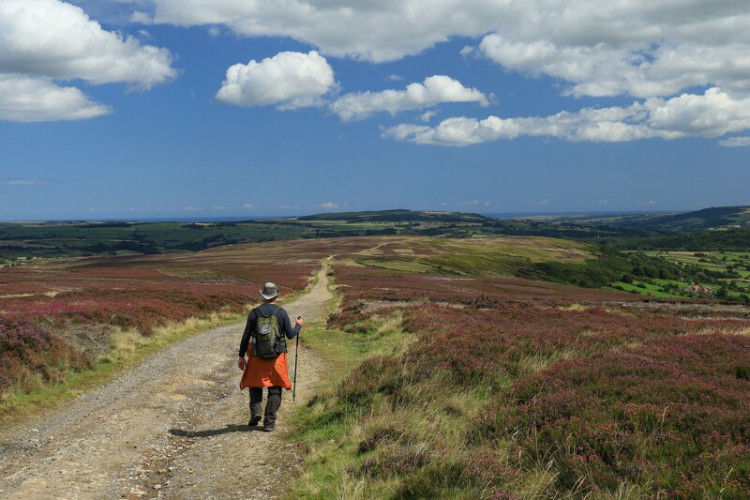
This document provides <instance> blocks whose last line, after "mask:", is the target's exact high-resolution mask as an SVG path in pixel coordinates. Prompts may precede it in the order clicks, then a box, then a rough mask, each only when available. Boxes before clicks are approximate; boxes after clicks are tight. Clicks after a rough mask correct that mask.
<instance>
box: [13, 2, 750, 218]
mask: <svg viewBox="0 0 750 500" xmlns="http://www.w3.org/2000/svg"><path fill="white" fill-rule="evenodd" d="M426 6H428V7H426ZM748 25H750V4H747V2H745V1H738V0H718V1H717V0H714V1H708V0H680V1H679V2H678V1H676V0H674V1H671V0H670V1H667V0H664V1H662V2H653V1H648V2H647V1H645V0H629V1H623V2H617V3H614V2H613V3H612V5H611V6H607V7H602V5H601V3H600V2H594V1H591V0H572V1H567V2H562V1H555V0H528V1H525V2H521V1H519V0H510V1H508V2H496V1H487V0H463V1H454V0H432V1H430V2H425V1H423V0H422V1H418V0H402V1H398V2H396V1H393V2H390V1H385V0H384V1H378V2H364V1H363V2H356V3H351V5H349V4H348V3H347V2H340V1H338V0H317V1H312V0H290V1H289V2H283V3H282V2H272V1H270V0H255V1H253V2H245V1H240V0H237V1H230V0H224V1H221V2H217V1H210V0H190V1H183V0H179V1H178V0H153V1H152V0H116V1H115V0H110V1H107V0H97V1H93V0H78V1H72V0H71V1H70V2H68V3H66V2H62V1H58V0H31V1H29V0H0V151H2V153H1V156H0V219H2V220H28V219H68V218H74V219H80V218H85V219H107V218H124V219H138V218H151V217H196V218H201V217H222V216H239V217H248V218H252V217H259V216H268V215H295V214H304V213H315V212H322V211H342V210H371V209H387V208H396V207H398V208H411V209H435V210H461V211H472V212H483V213H488V212H576V211H632V210H694V209H699V208H704V207H707V206H721V205H750V195H749V194H748V189H747V186H750V164H749V163H750V162H749V161H748V160H750V147H748V146H750V30H747V29H746V28H747V26H748Z"/></svg>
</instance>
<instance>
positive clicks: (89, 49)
mask: <svg viewBox="0 0 750 500" xmlns="http://www.w3.org/2000/svg"><path fill="white" fill-rule="evenodd" d="M171 63H172V56H171V54H170V52H169V51H168V50H167V49H163V48H158V47H153V46H149V45H143V44H141V42H140V41H138V39H136V38H133V37H123V36H122V35H120V34H119V33H115V32H111V31H106V30H104V29H102V27H101V25H100V24H99V23H97V22H96V21H93V20H91V19H90V18H89V17H88V16H87V15H86V13H85V12H84V11H83V10H82V9H81V8H79V7H76V6H74V5H71V4H68V3H65V2H61V1H59V0H32V1H29V0H3V1H2V2H0V72H3V73H21V74H26V75H36V76H45V77H48V78H55V79H63V80H69V79H82V80H87V81H89V82H91V83H96V84H102V83H113V82H125V83H128V84H131V85H134V86H137V87H142V88H146V89H148V88H150V87H152V86H153V85H155V84H158V83H163V82H165V81H167V80H169V79H171V78H173V77H174V76H176V71H175V69H174V68H172V66H171Z"/></svg>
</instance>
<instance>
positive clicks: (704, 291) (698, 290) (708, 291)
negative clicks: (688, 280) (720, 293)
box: [682, 285, 714, 296]
mask: <svg viewBox="0 0 750 500" xmlns="http://www.w3.org/2000/svg"><path fill="white" fill-rule="evenodd" d="M682 291H683V292H685V293H692V294H694V295H703V296H707V295H713V293H714V289H713V288H711V287H710V286H703V285H693V286H686V287H685V288H683V289H682Z"/></svg>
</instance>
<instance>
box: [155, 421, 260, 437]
mask: <svg viewBox="0 0 750 500" xmlns="http://www.w3.org/2000/svg"><path fill="white" fill-rule="evenodd" d="M262 430H263V428H262V427H249V426H248V425H247V424H244V425H239V424H228V425H227V426H226V427H224V428H223V429H206V430H204V431H187V430H184V429H169V433H170V434H172V435H173V436H180V437H186V438H205V437H212V436H220V435H222V434H228V433H230V432H253V431H262Z"/></svg>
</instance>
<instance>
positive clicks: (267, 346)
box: [237, 282, 304, 432]
mask: <svg viewBox="0 0 750 500" xmlns="http://www.w3.org/2000/svg"><path fill="white" fill-rule="evenodd" d="M260 295H261V297H263V300H264V302H263V304H261V305H260V306H258V307H256V308H255V309H253V310H252V311H250V314H249V315H248V317H247V324H246V325H245V333H243V334H242V342H241V343H240V357H239V359H238V360H237V366H238V367H239V369H240V370H244V372H243V373H242V380H241V381H240V389H241V390H244V389H245V387H249V388H250V422H248V424H247V425H249V426H250V427H255V426H257V425H258V423H259V422H260V420H261V418H263V430H264V431H266V432H271V431H272V430H273V429H274V426H275V425H276V412H277V411H278V409H279V407H280V406H281V389H282V388H286V389H291V388H292V384H290V383H289V375H288V374H287V363H286V339H288V338H289V339H291V338H294V336H295V335H299V331H300V328H301V327H302V323H304V321H303V320H302V318H301V317H298V318H297V320H296V322H295V325H294V328H292V324H291V321H290V320H289V314H287V312H286V311H285V310H284V309H282V308H281V307H279V306H277V305H276V304H274V303H273V302H274V301H275V300H276V298H277V297H278V296H279V289H278V288H277V287H276V285H274V284H273V283H271V282H268V283H266V284H265V285H264V286H263V290H261V291H260ZM248 350H249V352H248ZM245 354H247V355H248V358H247V360H245ZM264 387H267V388H268V398H267V400H266V409H265V413H263V416H262V417H261V410H262V403H263V388H264Z"/></svg>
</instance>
